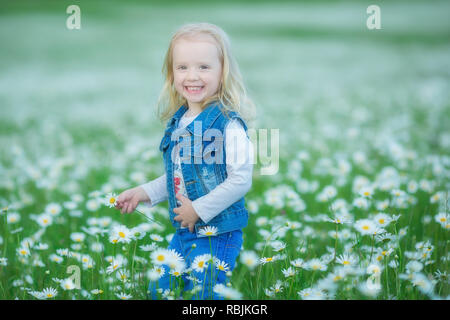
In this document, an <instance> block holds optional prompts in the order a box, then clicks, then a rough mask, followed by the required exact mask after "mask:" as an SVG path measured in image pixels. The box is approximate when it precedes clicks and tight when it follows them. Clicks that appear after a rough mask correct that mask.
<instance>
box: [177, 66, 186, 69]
mask: <svg viewBox="0 0 450 320" xmlns="http://www.w3.org/2000/svg"><path fill="white" fill-rule="evenodd" d="M177 69H181V70H184V69H186V67H185V66H178V68H177Z"/></svg>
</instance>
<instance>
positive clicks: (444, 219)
mask: <svg viewBox="0 0 450 320" xmlns="http://www.w3.org/2000/svg"><path fill="white" fill-rule="evenodd" d="M439 221H441V222H445V221H447V219H446V218H445V217H442V218H440V219H439Z"/></svg>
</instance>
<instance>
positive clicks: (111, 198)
mask: <svg viewBox="0 0 450 320" xmlns="http://www.w3.org/2000/svg"><path fill="white" fill-rule="evenodd" d="M116 202H117V195H116V194H115V193H113V192H110V193H108V194H107V195H106V197H105V199H104V203H105V206H108V207H110V208H114V207H115V206H116Z"/></svg>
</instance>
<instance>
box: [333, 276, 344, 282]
mask: <svg viewBox="0 0 450 320" xmlns="http://www.w3.org/2000/svg"><path fill="white" fill-rule="evenodd" d="M341 279H342V277H341V276H336V277H334V279H333V280H334V281H339V280H341Z"/></svg>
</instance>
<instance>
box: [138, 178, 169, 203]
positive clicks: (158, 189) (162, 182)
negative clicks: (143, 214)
mask: <svg viewBox="0 0 450 320" xmlns="http://www.w3.org/2000/svg"><path fill="white" fill-rule="evenodd" d="M140 187H141V188H142V189H144V191H145V193H146V194H147V195H148V197H149V199H150V200H149V201H144V202H142V203H143V204H144V205H146V206H147V207H154V206H156V205H157V204H158V203H160V202H163V201H165V200H167V199H168V195H167V187H166V174H163V175H162V176H161V177H159V178H156V179H155V180H152V181H150V182H148V183H146V184H143V185H140Z"/></svg>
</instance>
